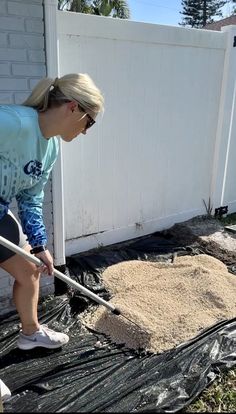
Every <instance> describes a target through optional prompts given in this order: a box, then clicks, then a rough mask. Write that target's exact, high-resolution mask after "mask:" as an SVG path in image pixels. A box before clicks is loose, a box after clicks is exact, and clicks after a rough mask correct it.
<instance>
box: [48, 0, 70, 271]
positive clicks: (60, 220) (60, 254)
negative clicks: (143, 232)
mask: <svg viewBox="0 0 236 414" xmlns="http://www.w3.org/2000/svg"><path fill="white" fill-rule="evenodd" d="M57 5H58V0H44V18H45V43H46V66H47V76H49V77H52V78H55V77H57V76H59V51H58V42H59V40H58V29H57V13H58V10H57ZM52 199H53V245H54V264H55V265H57V266H59V265H64V264H65V228H64V191H63V159H62V145H61V140H59V155H58V159H57V162H56V164H55V166H54V168H53V171H52Z"/></svg>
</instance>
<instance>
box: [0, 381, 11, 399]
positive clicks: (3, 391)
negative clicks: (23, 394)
mask: <svg viewBox="0 0 236 414" xmlns="http://www.w3.org/2000/svg"><path fill="white" fill-rule="evenodd" d="M0 395H1V398H2V402H4V401H6V400H8V398H10V397H11V391H10V390H9V388H8V387H7V386H6V384H4V382H3V381H2V380H1V379H0Z"/></svg>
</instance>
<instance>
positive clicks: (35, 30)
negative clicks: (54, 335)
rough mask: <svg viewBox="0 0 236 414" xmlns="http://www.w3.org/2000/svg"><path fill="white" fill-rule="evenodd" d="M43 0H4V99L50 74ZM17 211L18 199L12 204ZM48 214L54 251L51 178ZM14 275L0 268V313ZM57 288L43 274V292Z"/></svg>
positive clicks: (0, 17)
mask: <svg viewBox="0 0 236 414" xmlns="http://www.w3.org/2000/svg"><path fill="white" fill-rule="evenodd" d="M42 3H43V2H42V0H0V103H1V104H9V103H10V104H11V103H16V104H20V103H22V101H23V100H24V99H25V98H26V97H27V96H28V95H29V93H30V91H31V90H32V88H33V87H34V85H35V84H36V83H37V82H38V80H39V79H41V78H42V77H44V76H45V75H46V63H45V48H44V20H43V17H44V16H43V4H42ZM11 209H12V211H13V212H14V214H17V210H16V203H15V202H14V203H13V204H12V206H11ZM44 218H45V224H46V228H47V232H48V237H49V249H50V250H51V251H52V241H53V240H52V197H51V181H50V182H48V184H47V186H46V189H45V202H44ZM12 285H13V278H12V277H10V276H9V275H8V274H7V273H6V272H4V271H2V270H0V313H5V312H8V311H9V310H11V309H13V308H14V305H13V303H12ZM53 291H54V284H53V278H50V277H46V276H44V277H42V280H41V289H40V295H41V296H44V295H47V294H50V293H53Z"/></svg>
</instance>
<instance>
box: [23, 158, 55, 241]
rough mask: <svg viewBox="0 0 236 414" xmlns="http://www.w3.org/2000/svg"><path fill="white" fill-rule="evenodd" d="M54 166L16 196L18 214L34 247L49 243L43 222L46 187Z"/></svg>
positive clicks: (24, 230)
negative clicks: (35, 182)
mask: <svg viewBox="0 0 236 414" xmlns="http://www.w3.org/2000/svg"><path fill="white" fill-rule="evenodd" d="M52 166H53V165H51V166H50V168H49V169H48V170H46V171H44V174H43V176H42V177H41V178H40V181H39V182H38V183H37V184H35V185H34V186H33V187H31V188H29V189H26V190H22V191H21V192H19V193H18V194H17V196H16V200H17V204H18V214H19V218H20V221H21V225H22V228H23V232H24V233H25V234H26V235H27V238H28V241H29V243H30V245H31V246H32V247H35V246H41V245H46V244H47V234H46V229H45V225H44V222H43V199H44V187H45V184H46V183H47V181H48V177H49V174H50V172H51V170H52Z"/></svg>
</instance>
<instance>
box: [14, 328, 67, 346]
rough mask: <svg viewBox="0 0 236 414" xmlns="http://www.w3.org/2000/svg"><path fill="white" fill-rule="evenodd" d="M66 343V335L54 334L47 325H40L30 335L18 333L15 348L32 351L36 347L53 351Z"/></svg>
mask: <svg viewBox="0 0 236 414" xmlns="http://www.w3.org/2000/svg"><path fill="white" fill-rule="evenodd" d="M68 341H69V336H68V335H66V334H64V333H61V332H55V331H53V330H52V329H49V328H48V327H47V325H41V326H40V329H39V330H38V331H36V332H35V333H33V334H32V335H24V334H23V332H22V331H20V335H19V338H18V341H17V346H18V348H20V349H23V350H28V349H33V348H36V347H37V346H41V347H43V348H49V349H55V348H60V347H61V346H63V345H65V344H67V342H68Z"/></svg>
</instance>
